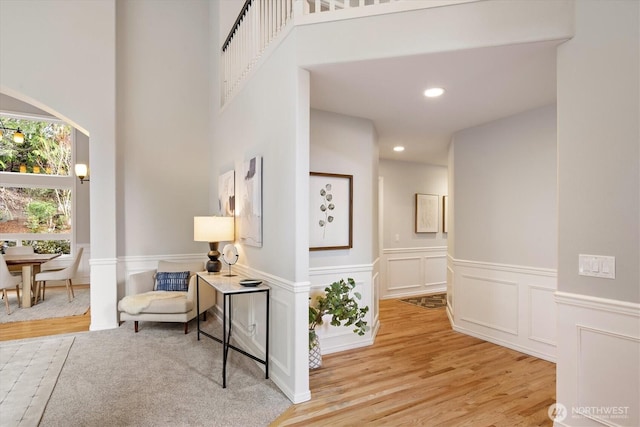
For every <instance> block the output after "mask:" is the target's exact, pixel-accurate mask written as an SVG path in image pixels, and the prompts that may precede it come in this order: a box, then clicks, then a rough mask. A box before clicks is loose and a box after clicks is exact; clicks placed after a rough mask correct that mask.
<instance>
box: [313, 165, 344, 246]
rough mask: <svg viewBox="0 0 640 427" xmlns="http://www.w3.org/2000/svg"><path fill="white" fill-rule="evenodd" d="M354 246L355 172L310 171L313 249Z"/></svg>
mask: <svg viewBox="0 0 640 427" xmlns="http://www.w3.org/2000/svg"><path fill="white" fill-rule="evenodd" d="M352 247H353V175H339V174H333V173H321V172H311V173H310V174H309V250H310V251H320V250H334V249H350V248H352Z"/></svg>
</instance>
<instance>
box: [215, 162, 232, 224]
mask: <svg viewBox="0 0 640 427" xmlns="http://www.w3.org/2000/svg"><path fill="white" fill-rule="evenodd" d="M235 177H236V173H235V171H232V170H230V171H229V172H225V173H223V174H222V175H220V177H218V208H219V209H220V215H221V216H233V215H234V214H235V211H236V185H235Z"/></svg>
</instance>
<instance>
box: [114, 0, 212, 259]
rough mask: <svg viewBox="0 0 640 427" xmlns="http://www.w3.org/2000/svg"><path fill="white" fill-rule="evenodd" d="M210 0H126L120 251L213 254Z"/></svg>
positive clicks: (121, 34) (120, 22)
mask: <svg viewBox="0 0 640 427" xmlns="http://www.w3.org/2000/svg"><path fill="white" fill-rule="evenodd" d="M208 15H209V3H208V2H207V1H206V0H192V1H188V2H183V1H179V0H169V1H162V2H156V1H122V2H119V3H118V15H117V31H118V45H117V66H118V67H117V73H118V104H117V110H118V168H119V181H118V205H119V210H120V216H119V224H118V255H119V256H121V257H139V256H153V257H157V258H163V257H164V258H166V257H167V256H168V255H176V254H201V256H202V258H203V259H206V258H205V255H206V253H207V252H208V245H207V243H202V242H194V241H193V217H194V216H198V215H211V214H213V213H215V212H214V211H212V210H211V209H210V208H209V200H208V190H209V187H210V185H211V183H210V182H209V161H208V158H209V153H210V152H211V136H210V129H209V126H210V118H211V109H210V99H211V94H210V90H211V86H212V84H214V80H212V78H211V72H210V71H211V69H210V66H209V65H210V64H209V56H208V55H209V44H210V40H209V34H210V32H209V17H208Z"/></svg>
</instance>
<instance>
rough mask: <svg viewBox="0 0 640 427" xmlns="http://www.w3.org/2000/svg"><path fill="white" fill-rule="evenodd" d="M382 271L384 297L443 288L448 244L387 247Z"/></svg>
mask: <svg viewBox="0 0 640 427" xmlns="http://www.w3.org/2000/svg"><path fill="white" fill-rule="evenodd" d="M380 273H381V275H382V282H381V283H382V284H383V285H382V287H381V288H382V289H381V291H380V298H382V299H387V298H403V297H408V296H413V295H421V294H427V293H436V292H444V291H446V289H447V247H446V246H438V247H422V248H393V249H384V250H383V252H382V259H381V268H380Z"/></svg>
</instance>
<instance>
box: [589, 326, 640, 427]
mask: <svg viewBox="0 0 640 427" xmlns="http://www.w3.org/2000/svg"><path fill="white" fill-rule="evenodd" d="M639 344H640V340H638V338H635V337H630V336H625V335H620V334H616V333H612V332H608V331H605V330H599V329H593V328H588V327H583V326H578V355H579V356H578V357H579V362H578V387H577V389H578V410H582V415H584V416H585V417H587V418H591V419H593V420H595V421H598V422H602V423H603V424H605V425H624V426H626V425H635V426H637V425H638V422H640V419H639V418H638V411H637V409H638V401H637V400H636V399H637V396H638V379H639V378H640V366H639V361H640V345H639ZM611 362H614V363H611ZM603 366H607V369H603ZM631 378H634V379H635V381H633V380H630V379H631ZM603 390H606V393H603ZM592 408H593V410H592ZM614 408H615V411H616V412H615V413H613V412H611V411H613V410H614Z"/></svg>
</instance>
